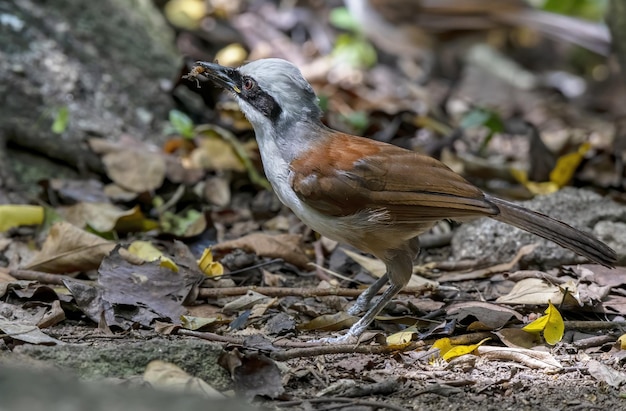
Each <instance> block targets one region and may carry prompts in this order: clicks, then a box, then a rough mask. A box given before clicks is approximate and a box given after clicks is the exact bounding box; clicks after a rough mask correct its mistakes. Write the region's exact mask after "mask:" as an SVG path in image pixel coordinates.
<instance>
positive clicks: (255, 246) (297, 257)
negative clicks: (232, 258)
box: [213, 233, 309, 268]
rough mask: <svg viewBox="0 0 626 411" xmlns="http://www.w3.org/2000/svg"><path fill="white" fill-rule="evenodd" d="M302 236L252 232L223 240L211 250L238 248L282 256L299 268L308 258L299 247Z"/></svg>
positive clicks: (224, 250) (222, 250) (262, 254)
mask: <svg viewBox="0 0 626 411" xmlns="http://www.w3.org/2000/svg"><path fill="white" fill-rule="evenodd" d="M301 242H302V236H301V235H296V234H278V235H270V234H265V233H252V234H248V235H247V236H244V237H241V238H239V239H237V240H231V241H224V242H222V243H219V244H217V245H215V246H214V247H213V251H216V252H217V251H220V252H228V251H230V250H233V249H237V248H240V249H242V250H245V251H247V252H253V253H255V254H257V255H259V256H262V257H269V258H282V259H283V260H285V261H286V262H288V263H291V264H293V265H295V266H298V267H300V268H304V267H306V266H307V265H308V264H309V259H308V258H307V256H306V255H305V253H304V250H303V249H302V247H301Z"/></svg>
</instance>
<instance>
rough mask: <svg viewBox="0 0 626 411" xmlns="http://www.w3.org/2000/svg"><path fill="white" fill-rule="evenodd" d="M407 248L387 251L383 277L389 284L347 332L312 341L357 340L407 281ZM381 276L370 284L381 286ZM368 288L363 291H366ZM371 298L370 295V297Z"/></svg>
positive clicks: (409, 265) (409, 264)
mask: <svg viewBox="0 0 626 411" xmlns="http://www.w3.org/2000/svg"><path fill="white" fill-rule="evenodd" d="M407 248H409V250H391V251H389V252H387V253H386V254H387V255H386V257H387V258H385V263H386V264H387V273H388V274H385V275H384V276H383V277H388V278H389V281H390V283H391V285H390V286H389V288H387V289H386V290H385V292H384V293H383V295H382V296H381V297H380V299H378V300H377V301H376V302H375V303H374V305H372V307H370V309H369V310H368V311H367V312H366V313H365V315H363V317H362V318H361V319H360V320H359V321H357V322H356V323H354V325H353V326H352V327H350V329H349V330H348V332H347V333H346V334H344V335H342V336H340V337H330V338H321V339H319V340H316V341H314V342H324V343H330V344H350V343H356V342H358V339H359V337H360V336H361V334H363V332H364V331H365V330H366V329H367V327H368V326H369V325H370V324H371V323H372V321H374V319H375V318H376V316H377V315H378V314H379V313H380V312H381V311H382V310H383V308H385V306H386V305H387V303H388V302H389V301H391V299H392V298H393V297H395V296H396V294H398V293H399V292H400V290H402V288H403V287H404V286H405V285H406V283H408V282H409V279H410V278H411V274H412V272H413V263H412V261H413V258H412V257H413V253H412V252H411V251H410V247H407ZM383 277H381V278H380V279H379V280H378V281H376V282H375V283H374V284H372V285H371V286H370V288H372V287H374V286H378V289H377V290H376V291H378V290H379V289H380V287H382V286H383V284H384V282H381V280H382V278H383ZM368 291H369V289H367V290H365V291H364V292H365V293H367V292H368ZM370 300H371V297H370Z"/></svg>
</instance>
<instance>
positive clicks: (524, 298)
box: [496, 278, 563, 305]
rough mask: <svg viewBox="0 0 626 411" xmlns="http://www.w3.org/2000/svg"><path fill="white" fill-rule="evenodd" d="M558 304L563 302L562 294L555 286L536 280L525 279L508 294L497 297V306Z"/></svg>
mask: <svg viewBox="0 0 626 411" xmlns="http://www.w3.org/2000/svg"><path fill="white" fill-rule="evenodd" d="M548 301H552V303H553V304H560V303H561V301H563V293H561V291H560V289H559V287H557V286H556V285H550V284H548V283H547V282H545V281H543V280H540V279H538V278H526V279H524V280H522V281H520V282H518V283H517V284H515V286H514V287H513V289H512V290H511V292H510V293H508V294H507V295H503V296H502V297H499V298H498V299H497V300H496V302H497V303H499V304H531V305H540V304H547V303H548Z"/></svg>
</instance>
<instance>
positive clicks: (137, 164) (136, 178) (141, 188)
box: [102, 149, 165, 193]
mask: <svg viewBox="0 0 626 411" xmlns="http://www.w3.org/2000/svg"><path fill="white" fill-rule="evenodd" d="M102 162H103V163H104V166H105V168H106V171H107V175H108V176H109V178H110V179H111V180H113V181H114V182H115V183H116V184H117V185H119V186H120V187H122V188H124V189H126V190H129V191H132V192H135V193H143V192H146V191H152V190H155V189H157V188H159V187H161V185H162V184H163V180H164V179H165V159H164V158H163V155H162V154H161V153H155V152H150V151H147V150H133V149H129V150H120V151H116V152H111V153H108V154H106V155H104V156H103V157H102Z"/></svg>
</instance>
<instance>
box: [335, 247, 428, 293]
mask: <svg viewBox="0 0 626 411" xmlns="http://www.w3.org/2000/svg"><path fill="white" fill-rule="evenodd" d="M343 252H344V253H346V255H347V256H348V257H350V258H351V259H353V260H354V261H355V262H356V263H357V264H358V265H360V266H361V267H363V268H364V269H366V270H367V271H368V272H369V273H370V274H372V275H373V276H374V277H376V278H380V277H382V276H383V275H384V274H385V272H386V271H387V268H386V267H385V263H383V262H382V261H380V260H379V259H377V258H372V257H367V256H364V255H362V254H359V253H355V252H354V251H351V250H346V249H344V250H343ZM419 268H420V267H419V266H415V267H413V270H414V272H415V270H416V269H419ZM424 285H426V286H429V287H432V288H436V287H438V286H439V283H438V282H436V281H432V280H428V279H426V278H424V277H422V276H419V275H416V274H413V275H412V276H411V279H410V280H409V282H408V284H407V285H406V286H407V287H420V286H424Z"/></svg>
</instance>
